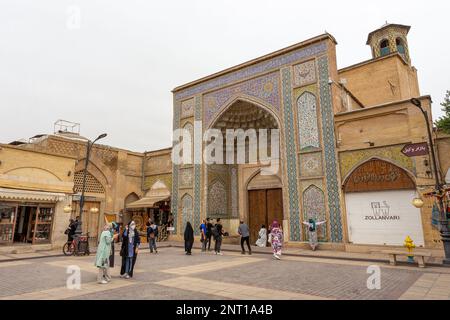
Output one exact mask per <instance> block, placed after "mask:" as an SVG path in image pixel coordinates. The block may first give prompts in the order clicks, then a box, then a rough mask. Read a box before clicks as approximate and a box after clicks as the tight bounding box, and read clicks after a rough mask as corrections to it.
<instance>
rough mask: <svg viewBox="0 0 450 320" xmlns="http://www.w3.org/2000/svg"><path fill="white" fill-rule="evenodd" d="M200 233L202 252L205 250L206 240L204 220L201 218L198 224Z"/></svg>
mask: <svg viewBox="0 0 450 320" xmlns="http://www.w3.org/2000/svg"><path fill="white" fill-rule="evenodd" d="M200 233H201V239H200V241H201V243H202V252H205V251H206V243H207V242H208V240H207V237H206V220H205V219H203V220H202V224H201V225H200Z"/></svg>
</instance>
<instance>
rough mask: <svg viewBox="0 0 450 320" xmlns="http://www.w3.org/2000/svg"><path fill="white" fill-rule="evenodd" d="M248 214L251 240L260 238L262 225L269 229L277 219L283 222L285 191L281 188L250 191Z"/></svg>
mask: <svg viewBox="0 0 450 320" xmlns="http://www.w3.org/2000/svg"><path fill="white" fill-rule="evenodd" d="M248 216H249V227H250V242H251V244H254V243H255V242H256V240H257V239H258V233H259V230H260V229H261V225H263V224H264V225H265V226H266V228H267V230H269V225H270V224H271V223H272V222H273V221H274V220H277V221H278V222H279V223H280V224H281V223H282V222H283V193H282V189H281V188H276V189H260V190H249V191H248Z"/></svg>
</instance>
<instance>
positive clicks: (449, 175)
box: [445, 168, 450, 183]
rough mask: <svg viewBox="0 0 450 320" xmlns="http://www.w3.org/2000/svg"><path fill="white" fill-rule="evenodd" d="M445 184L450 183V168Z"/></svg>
mask: <svg viewBox="0 0 450 320" xmlns="http://www.w3.org/2000/svg"><path fill="white" fill-rule="evenodd" d="M445 183H450V168H449V169H448V170H447V174H446V175H445Z"/></svg>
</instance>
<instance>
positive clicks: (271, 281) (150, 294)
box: [0, 247, 450, 300]
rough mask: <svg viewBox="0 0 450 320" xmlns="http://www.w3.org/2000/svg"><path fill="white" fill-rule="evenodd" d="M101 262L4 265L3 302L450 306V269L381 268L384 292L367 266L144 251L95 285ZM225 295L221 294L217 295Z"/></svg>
mask: <svg viewBox="0 0 450 320" xmlns="http://www.w3.org/2000/svg"><path fill="white" fill-rule="evenodd" d="M93 261H94V256H93V255H91V256H89V257H61V256H56V257H46V258H39V259H32V260H21V261H6V262H5V261H0V271H1V272H0V298H1V299H154V300H160V299H161V300H167V299H208V300H211V299H214V300H216V299H220V300H223V299H270V298H278V299H280V298H283V299H316V298H324V299H432V298H434V299H450V285H449V284H450V269H446V268H437V267H428V268H425V269H419V268H416V267H410V266H399V267H392V266H389V265H388V264H380V268H381V289H380V290H369V289H367V286H366V282H367V278H368V277H369V276H370V275H369V274H368V273H367V266H368V265H371V264H375V263H370V262H367V261H349V260H333V259H324V258H319V257H300V256H298V257H296V256H289V257H288V256H283V260H281V261H276V260H274V259H273V258H272V257H271V256H270V255H267V254H257V253H256V254H253V255H252V256H249V255H245V256H243V255H241V254H239V253H236V252H225V255H224V256H216V255H213V254H211V253H200V251H199V250H197V249H196V250H194V252H193V255H192V256H186V255H184V252H183V249H181V248H177V247H170V248H160V250H159V253H158V254H152V255H151V254H149V253H148V252H147V250H145V249H141V253H140V255H139V257H138V262H137V265H136V269H135V271H136V273H135V276H134V278H133V279H130V280H124V279H121V278H119V274H118V273H119V267H118V266H117V262H120V257H119V256H116V268H114V269H112V270H111V271H112V272H111V273H112V276H113V280H112V282H111V283H110V284H107V285H100V284H97V283H96V272H97V269H96V267H95V266H94V265H93ZM72 264H76V265H79V266H80V268H81V270H82V271H81V275H82V290H69V289H67V288H66V287H65V285H66V280H67V277H68V275H67V274H66V267H67V266H68V265H72ZM218 288H219V289H218Z"/></svg>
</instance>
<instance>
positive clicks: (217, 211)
mask: <svg viewBox="0 0 450 320" xmlns="http://www.w3.org/2000/svg"><path fill="white" fill-rule="evenodd" d="M227 208H228V199H227V189H226V184H225V183H224V182H223V181H222V180H220V179H216V180H214V181H213V182H212V183H211V184H210V187H209V190H208V216H211V217H223V216H226V215H227Z"/></svg>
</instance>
